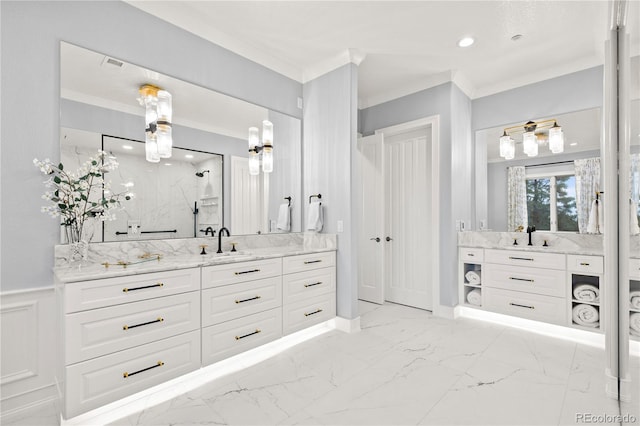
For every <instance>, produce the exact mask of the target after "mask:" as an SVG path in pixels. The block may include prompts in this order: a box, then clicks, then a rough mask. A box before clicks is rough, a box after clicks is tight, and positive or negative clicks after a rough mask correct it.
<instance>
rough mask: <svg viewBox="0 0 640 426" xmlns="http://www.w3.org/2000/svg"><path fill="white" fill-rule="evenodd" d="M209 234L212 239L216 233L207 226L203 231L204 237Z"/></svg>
mask: <svg viewBox="0 0 640 426" xmlns="http://www.w3.org/2000/svg"><path fill="white" fill-rule="evenodd" d="M209 232H211V236H212V237H215V236H216V231H214V230H213V228H212V227H210V226H207V229H205V230H204V236H205V237H206V236H207V235H209Z"/></svg>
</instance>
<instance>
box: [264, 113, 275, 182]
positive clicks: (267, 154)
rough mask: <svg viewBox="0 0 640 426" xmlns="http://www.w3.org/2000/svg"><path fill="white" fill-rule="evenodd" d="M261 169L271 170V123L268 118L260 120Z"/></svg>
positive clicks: (265, 171)
mask: <svg viewBox="0 0 640 426" xmlns="http://www.w3.org/2000/svg"><path fill="white" fill-rule="evenodd" d="M262 148H263V152H262V171H263V172H264V173H271V172H272V171H273V123H271V122H270V121H268V120H264V121H263V122H262Z"/></svg>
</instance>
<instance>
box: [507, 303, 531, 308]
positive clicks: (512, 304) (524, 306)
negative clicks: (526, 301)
mask: <svg viewBox="0 0 640 426" xmlns="http://www.w3.org/2000/svg"><path fill="white" fill-rule="evenodd" d="M509 304H510V305H511V306H517V307H519V308H527V309H535V306H528V305H519V304H517V303H511V302H509Z"/></svg>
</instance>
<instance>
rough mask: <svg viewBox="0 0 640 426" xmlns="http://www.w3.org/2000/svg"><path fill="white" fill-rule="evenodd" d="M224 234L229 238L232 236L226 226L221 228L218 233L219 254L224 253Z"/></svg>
mask: <svg viewBox="0 0 640 426" xmlns="http://www.w3.org/2000/svg"><path fill="white" fill-rule="evenodd" d="M223 232H226V233H227V237H229V236H231V234H229V230H228V229H227V228H225V227H224V226H223V227H222V228H220V230H219V231H218V251H217V253H222V234H223Z"/></svg>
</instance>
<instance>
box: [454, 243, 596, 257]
mask: <svg viewBox="0 0 640 426" xmlns="http://www.w3.org/2000/svg"><path fill="white" fill-rule="evenodd" d="M458 247H467V248H484V249H492V250H516V251H535V252H539V253H556V254H582V255H588V256H602V251H601V250H597V249H589V248H585V249H575V248H560V247H552V246H549V247H544V246H527V245H523V246H521V245H517V246H514V245H510V246H509V245H506V246H498V245H492V244H487V245H473V244H459V245H458Z"/></svg>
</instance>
